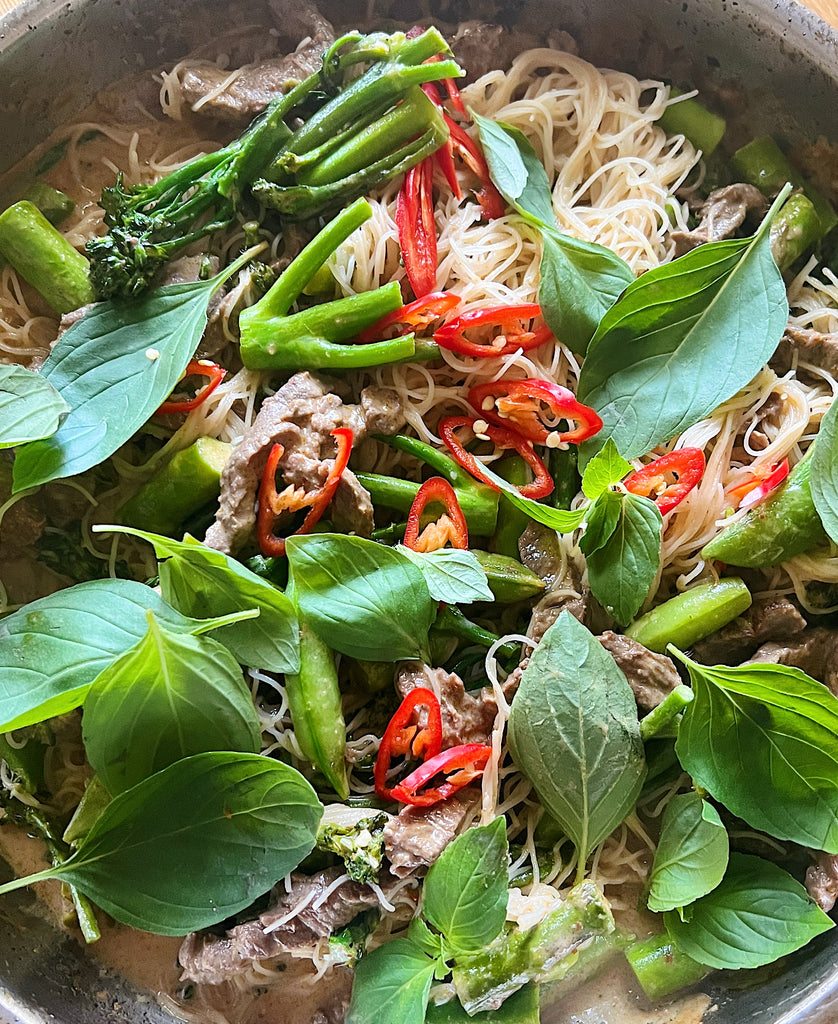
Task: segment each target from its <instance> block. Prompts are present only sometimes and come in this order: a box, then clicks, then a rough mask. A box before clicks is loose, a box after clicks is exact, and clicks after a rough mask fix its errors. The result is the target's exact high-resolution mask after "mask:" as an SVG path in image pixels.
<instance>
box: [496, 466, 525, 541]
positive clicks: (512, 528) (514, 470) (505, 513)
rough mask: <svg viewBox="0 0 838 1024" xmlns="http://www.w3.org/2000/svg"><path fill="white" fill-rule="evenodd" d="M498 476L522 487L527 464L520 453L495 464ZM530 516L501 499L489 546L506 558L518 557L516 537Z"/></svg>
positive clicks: (519, 534)
mask: <svg viewBox="0 0 838 1024" xmlns="http://www.w3.org/2000/svg"><path fill="white" fill-rule="evenodd" d="M495 471H496V472H497V474H498V476H502V477H503V479H504V480H507V481H508V482H509V483H511V484H514V485H515V486H516V487H523V486H524V484H525V483H527V482H528V480H529V472H528V470H527V464H526V462H525V461H524V459H523V458H522V457H521V456H520V455H510V456H508V457H507V458H505V459H501V461H500V462H499V463H498V464H497V468H496V470H495ZM529 522H530V517H529V516H528V515H527V513H526V512H522V511H521V509H519V508H516V506H515V505H513V504H512V502H510V501H502V502H501V503H500V507H499V508H498V521H497V528H496V530H495V533H494V536H493V537H492V540H491V543H490V545H489V547H490V548H491V550H492V551H494V552H496V553H497V554H499V555H506V556H507V558H518V556H519V551H518V538H519V537H520V536H521V534H522V533H523V532H524V530H526V528H527V526H528V525H529Z"/></svg>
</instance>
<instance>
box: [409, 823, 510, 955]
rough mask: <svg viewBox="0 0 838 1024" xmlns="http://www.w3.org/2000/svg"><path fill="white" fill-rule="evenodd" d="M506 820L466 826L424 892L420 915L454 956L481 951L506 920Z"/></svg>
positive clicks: (437, 864)
mask: <svg viewBox="0 0 838 1024" xmlns="http://www.w3.org/2000/svg"><path fill="white" fill-rule="evenodd" d="M508 854H509V844H508V843H507V841H506V820H505V819H504V818H503V817H500V818H495V820H494V821H493V822H492V823H491V824H490V825H485V826H483V827H477V828H470V829H468V830H467V831H466V832H464V833H463V834H462V835H460V836H457V838H456V839H454V840H453V841H452V842H450V843H449V844H448V846H446V847H445V849H444V850H443V851H442V854H441V855H440V857H439V859H438V860H437V861H436V862H435V863H434V864H433V865H432V867H431V869H430V871H429V872H428V874H427V877H426V878H425V885H424V888H423V890H422V908H423V910H422V912H423V913H424V915H425V917H426V918H427V920H428V921H429V922H430V923H431V924H432V925H433V926H434V928H436V929H437V931H440V932H442V935H443V937H444V938H445V945H446V949H448V950H450V951H451V953H452V955H453V956H456V955H457V954H458V953H474V952H476V951H477V950H480V949H483V947H484V946H487V945H488V944H489V943H490V942H491V941H492V939H494V938H495V937H496V936H497V935H499V934H500V930H501V928H503V923H504V921H505V920H506V905H507V903H508V902H509V883H508V881H507V877H506V869H507V861H508Z"/></svg>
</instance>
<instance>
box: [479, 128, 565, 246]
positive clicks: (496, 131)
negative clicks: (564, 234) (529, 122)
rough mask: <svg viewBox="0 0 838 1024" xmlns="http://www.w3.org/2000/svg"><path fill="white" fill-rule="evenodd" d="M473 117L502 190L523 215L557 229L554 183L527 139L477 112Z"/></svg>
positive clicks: (488, 162)
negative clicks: (551, 189)
mask: <svg viewBox="0 0 838 1024" xmlns="http://www.w3.org/2000/svg"><path fill="white" fill-rule="evenodd" d="M470 114H471V117H472V118H473V120H474V123H475V124H476V125H477V128H478V131H479V133H480V144H481V146H482V147H483V154H484V155H485V157H486V163H487V164H488V165H489V173H490V174H491V176H492V181H493V182H494V183H495V185H496V186H497V189H498V191H499V192H500V193H501V195H502V196H503V197H504V199H505V200H506V201H507V202H508V203H511V204H512V205H513V206H514V207H515V208H516V209H517V210H518V211H519V212H520V213H522V214H529V215H530V217H532V218H535V220H536V221H538V224H537V225H536V226H538V227H540V226H542V225H543V226H550V227H553V226H554V225H555V223H556V215H555V212H554V211H553V199H552V194H551V191H550V181H549V179H548V177H547V172H546V171H545V170H544V165H543V164H542V163H541V161H540V160H539V159H538V157H537V156H536V155H535V150H534V149H533V148H532V146H531V145H530V142H529V140H528V139H527V137H526V136H525V135H524V134H523V132H521V131H520V130H519V129H518V128H513V127H512V125H509V124H504V123H503V122H502V121H493V120H491V119H490V118H488V117H481V116H480V115H479V114H475V113H474V111H470Z"/></svg>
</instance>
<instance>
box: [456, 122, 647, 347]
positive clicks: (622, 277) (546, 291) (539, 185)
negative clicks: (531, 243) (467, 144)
mask: <svg viewBox="0 0 838 1024" xmlns="http://www.w3.org/2000/svg"><path fill="white" fill-rule="evenodd" d="M472 116H473V117H474V121H475V124H477V126H478V128H479V130H480V141H481V143H482V145H483V152H484V153H485V155H486V161H487V163H488V165H489V171H490V173H491V175H492V180H493V181H494V183H495V185H496V186H497V188H498V190H499V191H500V192H501V193H502V195H503V197H504V198H505V199H506V201H507V202H509V203H511V204H512V205H513V206H514V207H515V209H516V210H518V212H519V213H520V214H521V215H522V216H523V217H525V218H526V219H527V220H528V221H529V223H530V224H532V225H533V226H534V227H536V228H538V229H539V231H541V235H542V239H543V250H542V256H541V269H540V281H539V286H538V301H539V304H540V305H541V312H542V313H543V314H544V319H545V320H546V321H547V324H548V325H549V327H550V329H551V330H552V331H553V333H554V334H555V335H556V337H557V338H560V339H561V341H563V342H564V343H565V344H566V345H568V346H569V347H570V348H571V349H573V351H574V352H579V353H580V354H582V355H584V353H585V350H586V349H587V347H588V342H589V341H590V340H591V338H592V337H593V335H594V332H595V331H596V329H597V326H598V324H599V322H600V320H601V319H602V317H603V316H604V315H605V313H606V311H607V310H608V309H610V307H611V306H612V305H613V304H614V303H615V302H616V301H617V299H618V297H619V296H620V295H621V294H622V292H624V291H625V289H626V288H627V287H628V285H630V284H631V283H632V282H633V281H634V272H633V271H632V269H631V267H630V266H629V265H628V264H627V263H626V262H625V260H622V259H620V257H619V256H618V255H617V254H616V253H614V252H612V251H611V250H610V249H607V248H606V247H605V246H603V245H598V244H597V243H596V242H583V241H582V240H581V239H578V238H574V237H573V236H572V235H566V234H564V233H562V232H561V231H558V230H557V229H556V216H555V213H554V211H553V199H552V193H551V190H550V182H549V180H548V178H547V172H546V171H545V170H544V167H543V165H542V163H541V161H540V160H539V159H538V157H537V156H536V155H535V151H534V150H533V148H532V146H531V145H530V143H529V141H528V139H527V138H526V136H525V135H524V134H523V133H522V132H520V131H519V130H518V129H517V128H513V127H511V126H510V125H507V124H503V123H502V122H498V121H491V120H489V119H488V118H484V117H479V116H478V115H476V114H473V115H472Z"/></svg>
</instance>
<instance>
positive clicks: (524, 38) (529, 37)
mask: <svg viewBox="0 0 838 1024" xmlns="http://www.w3.org/2000/svg"><path fill="white" fill-rule="evenodd" d="M449 38H450V42H451V50H452V52H453V54H454V56H455V57H456V59H457V62H458V63H459V64H460V65H461V66H462V68H463V70H464V71H465V72H466V81H467V82H473V81H474V80H475V79H476V78H480V77H481V76H482V75H485V74H486V73H487V72H488V71H494V70H496V69H498V68H500V69H501V70H506V68H508V67H509V66H510V65H511V64H512V61H513V60H514V59H515V58H516V57H517V56H518V54H519V53H522V52H523V51H524V50H532V49H537V48H539V47H549V48H550V49H552V50H563V51H564V52H565V53H574V54H575V53H576V52H577V49H578V48H577V46H576V41H575V40H574V39H573V37H572V36H570V35H568V34H567V32H562V31H557V32H551V33H550V34H549V35H548V36H547V38H546V39H545V36H544V34H543V33H537V32H527V31H522V30H521V29H514V30H512V31H510V30H509V29H507V28H504V27H503V26H502V25H498V24H497V23H495V22H490V21H463V22H460V24H459V25H458V26H457V30H456V32H455V33H454V34H453V36H449Z"/></svg>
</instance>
